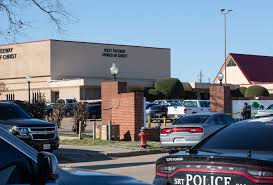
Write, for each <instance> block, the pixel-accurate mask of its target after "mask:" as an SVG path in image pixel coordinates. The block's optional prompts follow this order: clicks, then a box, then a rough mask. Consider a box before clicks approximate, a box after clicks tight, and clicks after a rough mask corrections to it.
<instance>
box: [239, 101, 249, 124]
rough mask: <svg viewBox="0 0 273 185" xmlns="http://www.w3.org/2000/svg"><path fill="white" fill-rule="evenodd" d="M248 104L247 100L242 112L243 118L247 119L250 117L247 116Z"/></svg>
mask: <svg viewBox="0 0 273 185" xmlns="http://www.w3.org/2000/svg"><path fill="white" fill-rule="evenodd" d="M247 107H248V104H247V102H245V103H244V107H243V110H242V112H241V116H242V118H243V120H245V119H248V118H247V116H248V112H247V111H248V108H247Z"/></svg>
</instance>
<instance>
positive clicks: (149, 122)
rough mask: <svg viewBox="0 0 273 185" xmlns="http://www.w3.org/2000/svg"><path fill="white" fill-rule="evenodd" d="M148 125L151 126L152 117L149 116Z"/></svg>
mask: <svg viewBox="0 0 273 185" xmlns="http://www.w3.org/2000/svg"><path fill="white" fill-rule="evenodd" d="M147 119H148V127H149V128H151V117H148V118H147Z"/></svg>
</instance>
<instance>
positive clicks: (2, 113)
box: [0, 105, 31, 120]
mask: <svg viewBox="0 0 273 185" xmlns="http://www.w3.org/2000/svg"><path fill="white" fill-rule="evenodd" d="M30 118H31V117H30V116H29V115H28V114H27V113H26V112H24V111H23V110H22V109H21V108H20V107H18V106H16V105H0V120H8V119H30Z"/></svg>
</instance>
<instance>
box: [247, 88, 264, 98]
mask: <svg viewBox="0 0 273 185" xmlns="http://www.w3.org/2000/svg"><path fill="white" fill-rule="evenodd" d="M260 96H269V92H268V90H267V89H266V88H264V87H262V86H259V85H253V86H250V87H248V88H247V89H246V91H245V97H260Z"/></svg>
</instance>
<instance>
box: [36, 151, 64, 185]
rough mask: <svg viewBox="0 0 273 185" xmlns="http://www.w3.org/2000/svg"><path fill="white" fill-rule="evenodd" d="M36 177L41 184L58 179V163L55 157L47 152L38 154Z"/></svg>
mask: <svg viewBox="0 0 273 185" xmlns="http://www.w3.org/2000/svg"><path fill="white" fill-rule="evenodd" d="M37 167H38V175H39V178H40V179H41V181H42V182H46V181H48V180H56V179H57V178H58V177H59V163H58V160H57V158H56V156H55V155H54V154H52V153H49V152H39V153H38V156H37Z"/></svg>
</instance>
